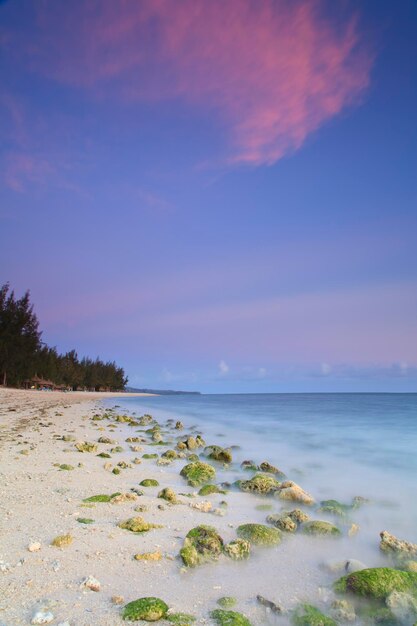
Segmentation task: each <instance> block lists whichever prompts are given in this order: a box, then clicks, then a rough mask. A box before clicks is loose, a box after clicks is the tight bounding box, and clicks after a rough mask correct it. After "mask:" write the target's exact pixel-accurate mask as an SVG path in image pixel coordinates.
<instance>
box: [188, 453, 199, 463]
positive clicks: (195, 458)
mask: <svg viewBox="0 0 417 626" xmlns="http://www.w3.org/2000/svg"><path fill="white" fill-rule="evenodd" d="M187 459H188V460H189V462H190V463H199V461H200V457H199V456H198V454H189V455H188V457H187Z"/></svg>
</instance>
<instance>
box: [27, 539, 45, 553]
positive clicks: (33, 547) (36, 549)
mask: <svg viewBox="0 0 417 626" xmlns="http://www.w3.org/2000/svg"><path fill="white" fill-rule="evenodd" d="M41 547H42V546H41V544H40V543H39V541H34V542H33V543H30V544H29V545H28V550H29V552H39V550H40V549H41Z"/></svg>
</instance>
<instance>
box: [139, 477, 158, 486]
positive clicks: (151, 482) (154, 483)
mask: <svg viewBox="0 0 417 626" xmlns="http://www.w3.org/2000/svg"><path fill="white" fill-rule="evenodd" d="M139 485H140V486H141V487H159V483H158V481H157V480H155V478H145V479H144V480H142V481H141V482H140V483H139Z"/></svg>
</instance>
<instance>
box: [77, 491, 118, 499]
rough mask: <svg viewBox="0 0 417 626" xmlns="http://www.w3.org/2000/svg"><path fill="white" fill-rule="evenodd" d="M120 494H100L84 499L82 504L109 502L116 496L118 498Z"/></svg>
mask: <svg viewBox="0 0 417 626" xmlns="http://www.w3.org/2000/svg"><path fill="white" fill-rule="evenodd" d="M120 495H121V494H120V492H119V491H116V492H115V493H112V494H110V495H108V494H105V493H100V494H98V495H96V496H90V497H89V498H84V500H83V502H110V501H111V500H112V499H113V498H115V497H116V496H120Z"/></svg>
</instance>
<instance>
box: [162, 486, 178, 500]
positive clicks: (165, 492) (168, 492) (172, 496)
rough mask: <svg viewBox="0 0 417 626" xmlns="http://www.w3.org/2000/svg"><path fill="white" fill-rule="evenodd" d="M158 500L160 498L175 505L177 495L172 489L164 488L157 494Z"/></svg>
mask: <svg viewBox="0 0 417 626" xmlns="http://www.w3.org/2000/svg"><path fill="white" fill-rule="evenodd" d="M158 498H162V499H163V500H166V501H167V502H171V503H172V504H176V503H177V502H178V499H177V494H176V493H175V491H174V490H173V489H171V487H165V489H162V491H160V492H159V493H158Z"/></svg>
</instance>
